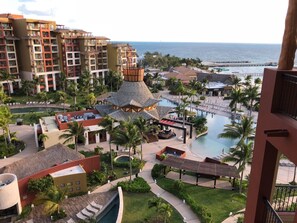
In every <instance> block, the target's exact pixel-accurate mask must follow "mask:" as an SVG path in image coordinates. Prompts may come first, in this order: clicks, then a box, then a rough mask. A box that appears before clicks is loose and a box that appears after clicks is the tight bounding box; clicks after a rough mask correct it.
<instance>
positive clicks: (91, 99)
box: [86, 93, 97, 108]
mask: <svg viewBox="0 0 297 223" xmlns="http://www.w3.org/2000/svg"><path fill="white" fill-rule="evenodd" d="M86 101H87V104H88V107H89V108H92V107H93V106H94V105H95V104H96V102H97V99H96V97H95V94H94V93H90V94H88V95H87V97H86Z"/></svg>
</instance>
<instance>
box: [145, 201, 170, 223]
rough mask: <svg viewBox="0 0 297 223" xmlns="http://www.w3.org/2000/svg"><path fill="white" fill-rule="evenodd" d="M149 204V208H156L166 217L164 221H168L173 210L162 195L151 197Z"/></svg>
mask: <svg viewBox="0 0 297 223" xmlns="http://www.w3.org/2000/svg"><path fill="white" fill-rule="evenodd" d="M148 206H149V208H153V207H155V208H156V210H157V212H158V214H159V215H160V216H161V217H162V218H163V219H164V223H166V222H167V220H168V219H169V218H170V217H171V215H172V212H173V210H172V208H171V206H170V204H167V203H164V202H163V200H162V198H160V197H153V198H151V199H149V200H148Z"/></svg>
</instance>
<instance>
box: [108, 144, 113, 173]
mask: <svg viewBox="0 0 297 223" xmlns="http://www.w3.org/2000/svg"><path fill="white" fill-rule="evenodd" d="M109 154H110V168H111V171H112V172H113V157H112V151H111V141H110V139H109Z"/></svg>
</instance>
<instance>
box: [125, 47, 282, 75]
mask: <svg viewBox="0 0 297 223" xmlns="http://www.w3.org/2000/svg"><path fill="white" fill-rule="evenodd" d="M128 43H129V44H130V45H132V47H133V48H135V49H136V50H137V54H138V55H139V57H140V58H141V57H143V56H144V53H145V52H147V51H149V52H160V53H162V54H163V55H166V54H170V55H175V56H178V57H183V58H199V59H201V60H202V61H250V62H251V63H266V62H278V58H279V55H280V49H281V45H280V44H252V43H251V44H249V43H182V42H128ZM263 71H264V67H229V68H228V71H224V73H263Z"/></svg>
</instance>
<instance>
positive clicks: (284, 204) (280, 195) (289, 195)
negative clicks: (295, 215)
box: [272, 185, 297, 212]
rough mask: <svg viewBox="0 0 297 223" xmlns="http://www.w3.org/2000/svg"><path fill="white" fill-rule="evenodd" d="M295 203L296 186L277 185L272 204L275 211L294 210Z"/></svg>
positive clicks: (296, 195) (296, 197) (296, 200)
mask: <svg viewBox="0 0 297 223" xmlns="http://www.w3.org/2000/svg"><path fill="white" fill-rule="evenodd" d="M296 204H297V186H294V185H277V186H275V191H274V195H273V202H272V206H273V208H274V210H275V211H277V212H295V210H296Z"/></svg>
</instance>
